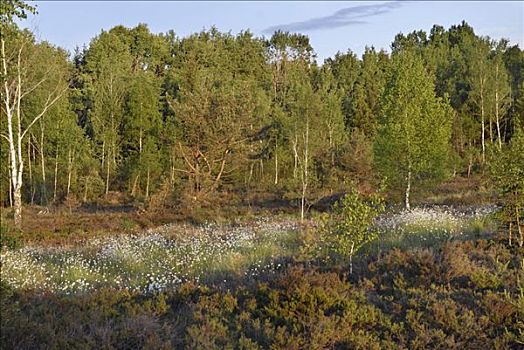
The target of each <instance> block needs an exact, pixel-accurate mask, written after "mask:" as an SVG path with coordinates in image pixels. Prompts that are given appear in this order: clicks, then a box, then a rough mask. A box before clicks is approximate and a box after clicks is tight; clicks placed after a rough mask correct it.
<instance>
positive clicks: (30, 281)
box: [1, 219, 297, 294]
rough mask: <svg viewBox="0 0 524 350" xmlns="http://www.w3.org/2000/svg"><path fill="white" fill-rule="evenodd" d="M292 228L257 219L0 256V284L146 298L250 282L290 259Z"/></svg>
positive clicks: (33, 248) (168, 228)
mask: <svg viewBox="0 0 524 350" xmlns="http://www.w3.org/2000/svg"><path fill="white" fill-rule="evenodd" d="M296 230H297V227H296V226H295V224H293V223H290V222H278V221H269V220H266V221H264V219H260V220H259V221H257V222H249V223H240V224H235V225H211V224H209V225H201V226H183V225H170V226H164V227H161V228H158V229H156V230H150V231H146V232H143V233H142V234H140V235H129V234H128V235H119V236H110V237H107V238H103V239H98V238H94V239H89V240H87V241H85V242H84V243H83V244H79V245H75V246H72V247H37V246H26V247H24V248H21V249H15V250H10V249H4V250H3V251H2V255H1V262H2V280H4V281H6V282H7V283H8V284H9V285H11V286H13V287H15V288H21V289H34V290H36V291H40V292H48V291H50V292H55V293H65V294H68V293H76V292H80V291H83V292H86V291H91V290H93V289H95V288H100V287H111V288H117V289H122V288H123V289H129V290H132V291H139V292H143V293H149V292H152V291H159V290H163V289H166V288H176V287H177V286H178V285H180V284H181V283H183V282H186V281H194V282H196V283H201V282H203V283H213V282H214V281H217V280H218V279H219V277H220V276H225V275H231V274H235V275H237V276H256V275H257V274H259V273H261V272H263V271H265V270H268V269H272V268H273V267H274V263H273V262H274V261H276V260H278V259H280V258H282V257H284V256H292V255H294V254H295V252H294V251H293V249H294V247H296V244H295V243H293V242H294V241H293V240H294V238H293V237H296V236H297V235H296Z"/></svg>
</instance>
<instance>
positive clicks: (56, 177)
mask: <svg viewBox="0 0 524 350" xmlns="http://www.w3.org/2000/svg"><path fill="white" fill-rule="evenodd" d="M54 180H55V181H54V188H53V202H56V188H57V185H58V144H57V145H56V155H55V179H54Z"/></svg>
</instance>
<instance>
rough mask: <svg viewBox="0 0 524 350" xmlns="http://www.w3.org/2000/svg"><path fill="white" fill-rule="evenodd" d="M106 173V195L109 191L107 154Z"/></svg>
mask: <svg viewBox="0 0 524 350" xmlns="http://www.w3.org/2000/svg"><path fill="white" fill-rule="evenodd" d="M107 158H108V159H107V173H106V196H107V194H108V193H109V164H110V161H109V156H108V157H107Z"/></svg>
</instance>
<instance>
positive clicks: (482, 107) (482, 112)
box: [480, 84, 486, 164]
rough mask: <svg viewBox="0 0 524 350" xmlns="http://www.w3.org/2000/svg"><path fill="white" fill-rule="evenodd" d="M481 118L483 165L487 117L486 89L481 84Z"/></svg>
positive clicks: (484, 161)
mask: <svg viewBox="0 0 524 350" xmlns="http://www.w3.org/2000/svg"><path fill="white" fill-rule="evenodd" d="M480 116H481V117H480V118H481V123H482V139H481V141H482V164H484V163H486V140H485V138H486V125H485V123H486V122H485V116H484V89H483V85H482V84H481V87H480Z"/></svg>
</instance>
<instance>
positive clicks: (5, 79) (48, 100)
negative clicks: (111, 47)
mask: <svg viewBox="0 0 524 350" xmlns="http://www.w3.org/2000/svg"><path fill="white" fill-rule="evenodd" d="M4 6H5V5H3V7H2V36H1V39H0V60H1V71H2V85H3V86H2V96H1V100H2V119H3V118H6V123H5V125H6V129H7V130H2V133H1V136H2V138H4V139H6V140H7V143H8V152H9V162H10V182H11V191H12V197H13V206H14V222H15V226H16V227H18V228H21V225H22V185H23V173H24V161H25V160H24V156H25V155H24V153H23V143H24V139H25V138H26V137H27V136H28V135H29V132H30V130H31V129H32V127H33V126H34V125H35V124H36V123H37V122H38V121H39V120H40V119H41V118H42V117H44V116H45V115H46V113H47V112H48V110H49V109H50V108H51V107H52V106H53V105H54V104H55V103H56V102H57V101H58V100H59V99H60V98H62V97H63V95H64V94H65V92H66V90H67V74H68V72H67V70H64V69H63V64H62V63H63V62H65V57H64V56H63V55H61V54H60V53H59V52H58V51H56V50H55V49H54V48H53V47H51V46H49V45H48V44H46V43H42V44H37V43H35V40H34V37H33V36H32V34H31V33H30V32H29V31H27V30H26V31H20V30H19V29H18V28H17V27H16V26H15V25H13V24H12V23H9V20H8V17H9V16H11V18H12V16H13V15H14V16H18V17H21V15H19V14H17V12H16V11H17V10H16V9H17V8H19V7H16V6H14V7H13V8H14V9H15V10H11V13H10V14H9V13H8V14H6V13H4V11H5V8H4ZM26 9H31V8H28V7H26ZM22 13H23V12H22ZM50 52H51V57H49V55H48V54H49V53H50ZM44 58H51V59H50V60H46V61H43V59H44ZM60 61H62V62H60ZM39 92H43V94H44V96H45V97H44V98H43V99H42V100H40V101H38V102H37V105H36V106H33V108H32V111H33V112H32V113H28V111H27V105H26V104H25V102H26V100H27V99H28V97H29V96H31V95H32V94H36V93H39Z"/></svg>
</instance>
